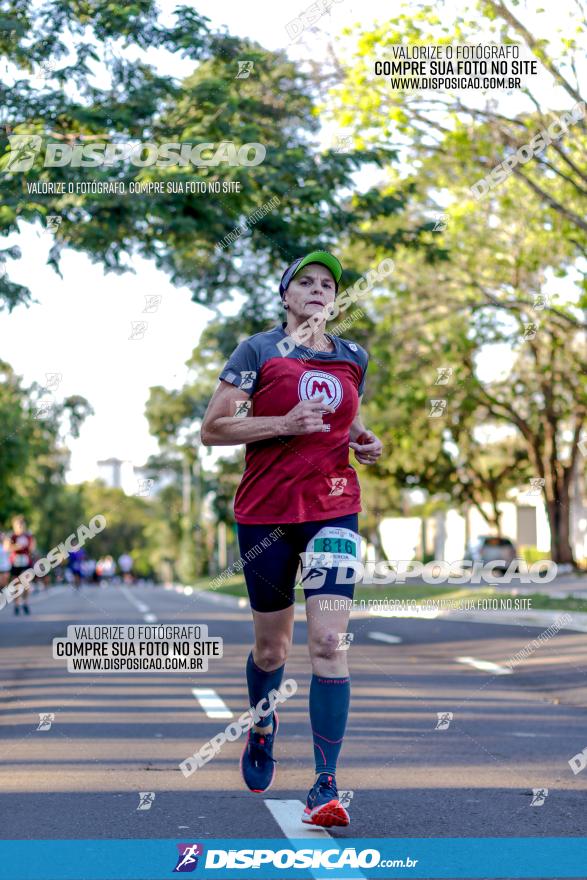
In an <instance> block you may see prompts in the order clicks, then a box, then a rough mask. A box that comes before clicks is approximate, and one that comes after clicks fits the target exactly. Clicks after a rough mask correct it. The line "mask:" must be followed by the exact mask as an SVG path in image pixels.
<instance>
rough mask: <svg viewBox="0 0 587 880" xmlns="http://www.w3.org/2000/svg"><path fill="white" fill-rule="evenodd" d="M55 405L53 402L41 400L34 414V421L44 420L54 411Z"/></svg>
mask: <svg viewBox="0 0 587 880" xmlns="http://www.w3.org/2000/svg"><path fill="white" fill-rule="evenodd" d="M53 407H54V403H53V401H52V400H39V402H38V404H37V407H36V409H35V411H34V413H33V418H34V419H44V418H46V417H47V416H48V415H49V414H50V413H51V411H52V409H53Z"/></svg>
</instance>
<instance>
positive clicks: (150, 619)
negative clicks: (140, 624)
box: [144, 614, 157, 623]
mask: <svg viewBox="0 0 587 880" xmlns="http://www.w3.org/2000/svg"><path fill="white" fill-rule="evenodd" d="M144 620H145V623H157V615H156V614H145V617H144Z"/></svg>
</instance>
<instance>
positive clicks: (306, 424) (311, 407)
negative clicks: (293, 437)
mask: <svg viewBox="0 0 587 880" xmlns="http://www.w3.org/2000/svg"><path fill="white" fill-rule="evenodd" d="M324 412H331V413H333V412H334V408H333V407H332V406H330V405H329V404H328V403H324V400H323V399H322V398H320V400H318V399H316V400H302V401H300V403H298V404H297V406H294V408H293V409H290V411H289V412H288V413H287V415H286V416H284V429H285V433H286V434H313V433H315V432H316V431H322V430H323V429H324V422H323V421H322V414H323V413H324Z"/></svg>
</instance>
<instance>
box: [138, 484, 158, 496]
mask: <svg viewBox="0 0 587 880" xmlns="http://www.w3.org/2000/svg"><path fill="white" fill-rule="evenodd" d="M137 484H138V489H137V491H136V492H135V495H136V496H137V498H146V497H147V496H148V495H150V494H151V489H152V488H153V486H154V485H155V480H137Z"/></svg>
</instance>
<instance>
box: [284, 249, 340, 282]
mask: <svg viewBox="0 0 587 880" xmlns="http://www.w3.org/2000/svg"><path fill="white" fill-rule="evenodd" d="M310 263H321V264H322V266H326V268H327V269H329V270H330V272H331V273H332V276H333V278H334V280H335V281H336V283H337V284H338V282H339V281H340V278H341V276H342V266H341V265H340V263H339V262H338V260H337V259H336V257H333V256H332V254H329V253H328V251H312V253H311V254H308V255H307V256H306V257H304V258H303V259H302V262H301V263H300V265H299V266H297V268H296V270H295V272H294V274H293V277H294V278H295V276H296V275H298V274H299V272H300V271H301V270H302V269H303V268H304V267H305V266H308V265H309V264H310Z"/></svg>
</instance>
